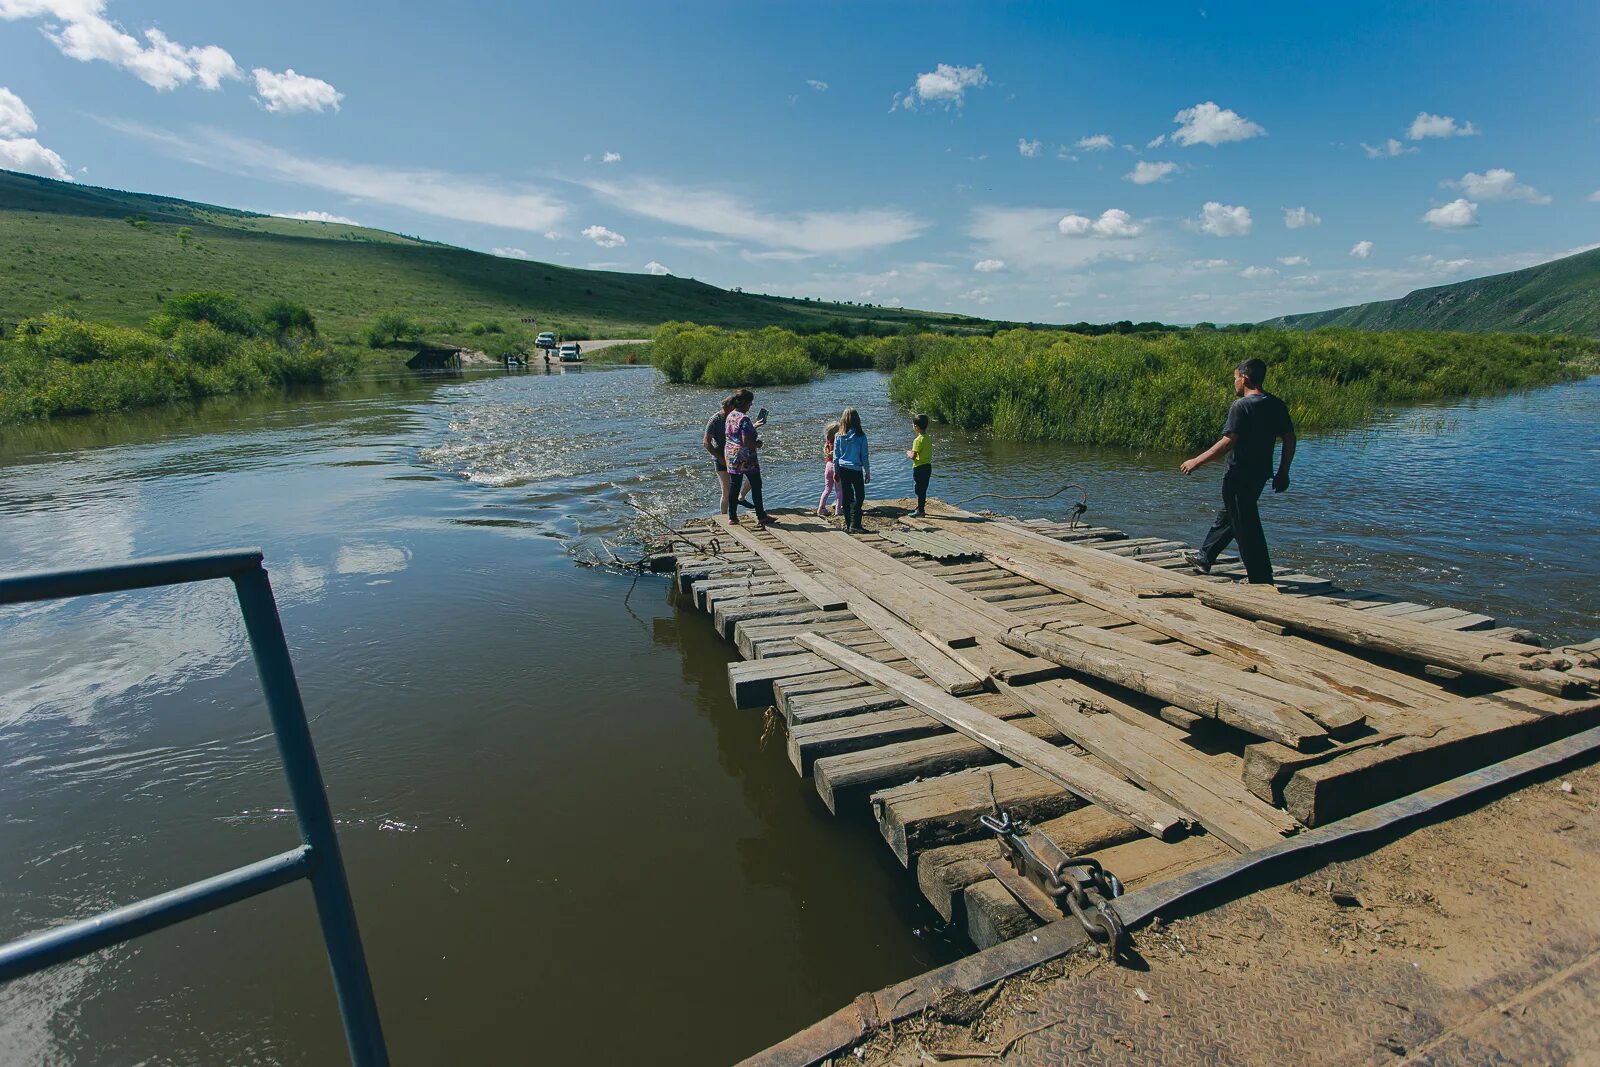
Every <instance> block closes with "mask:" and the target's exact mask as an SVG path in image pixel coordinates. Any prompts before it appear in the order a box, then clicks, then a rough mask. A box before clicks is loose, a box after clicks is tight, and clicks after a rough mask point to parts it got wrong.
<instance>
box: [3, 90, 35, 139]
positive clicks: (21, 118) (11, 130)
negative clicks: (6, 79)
mask: <svg viewBox="0 0 1600 1067" xmlns="http://www.w3.org/2000/svg"><path fill="white" fill-rule="evenodd" d="M38 128H39V124H38V123H37V122H35V121H34V118H33V112H32V111H30V110H29V109H28V105H27V104H24V103H23V102H22V97H20V96H18V95H17V94H16V93H14V92H12V91H11V90H10V89H6V88H3V87H0V137H20V136H22V135H23V134H25V133H33V132H34V131H35V130H37V129H38Z"/></svg>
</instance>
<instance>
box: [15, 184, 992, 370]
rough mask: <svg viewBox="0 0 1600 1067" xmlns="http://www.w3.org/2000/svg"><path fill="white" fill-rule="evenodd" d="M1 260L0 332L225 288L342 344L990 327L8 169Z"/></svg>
mask: <svg viewBox="0 0 1600 1067" xmlns="http://www.w3.org/2000/svg"><path fill="white" fill-rule="evenodd" d="M185 230H187V231H188V232H187V233H184V232H183V231H185ZM0 248H3V249H5V254H4V257H3V259H0V322H18V321H20V320H22V319H24V318H28V317H31V316H35V315H39V314H43V313H45V312H48V311H53V310H59V309H63V308H71V309H72V310H73V311H75V312H76V313H77V314H79V315H82V316H83V317H84V318H87V319H93V320H97V321H103V322H112V323H122V324H127V325H136V324H142V323H144V322H145V321H146V320H147V319H148V318H149V317H150V316H151V315H152V314H154V313H155V312H156V311H157V310H158V309H159V308H160V305H161V301H162V300H163V299H165V298H166V297H168V296H170V295H172V294H174V293H181V292H186V291H191V290H198V289H221V290H226V291H229V292H233V293H235V294H237V295H239V296H240V297H242V298H244V299H245V300H246V301H247V302H250V303H261V302H264V301H265V300H267V299H269V298H272V297H284V298H287V299H289V300H293V301H297V302H299V303H302V304H304V305H306V306H307V307H309V308H310V309H311V311H312V312H313V314H315V316H316V318H317V322H318V323H319V325H320V326H321V328H322V332H323V333H324V335H326V336H328V337H330V338H332V339H334V340H336V341H346V342H348V341H354V340H355V339H356V338H358V337H359V336H360V334H361V332H362V329H363V328H364V327H365V326H366V324H367V323H369V322H370V321H371V320H372V319H373V318H374V317H375V316H376V315H378V314H379V313H380V312H384V311H389V310H400V311H403V312H405V313H406V314H408V315H410V316H412V317H414V318H416V319H419V320H422V321H424V322H430V323H435V324H459V327H460V328H464V327H465V325H466V324H470V323H473V322H481V321H500V322H506V323H511V322H516V321H517V320H518V319H521V318H524V317H536V318H538V319H539V320H540V323H541V325H544V324H551V325H554V326H557V327H559V328H564V329H567V330H569V331H578V330H584V331H588V332H589V333H590V335H591V336H596V337H604V336H608V335H609V336H614V337H629V336H642V335H643V334H644V332H645V331H648V330H649V329H651V328H653V327H655V326H657V325H659V324H660V323H662V322H666V321H669V320H673V319H688V320H693V321H695V322H700V323H710V324H716V325H721V326H729V327H752V326H765V325H769V324H782V325H791V326H797V327H802V328H804V327H808V326H813V327H814V326H821V325H825V324H830V323H834V324H837V323H840V322H843V321H853V322H860V321H863V320H868V321H875V322H886V323H907V322H909V323H916V324H918V325H923V326H941V325H942V326H980V325H987V324H986V323H985V322H984V320H980V319H971V318H967V317H965V316H961V315H946V314H938V313H931V312H921V311H913V310H909V309H901V308H883V307H866V306H858V305H854V304H834V303H822V302H818V301H808V300H797V299H787V298H781V297H766V296H758V295H755V294H749V293H737V292H729V291H728V290H725V289H719V288H717V287H716V286H713V285H707V284H705V283H703V282H697V281H694V280H692V279H689V278H676V277H673V276H671V275H662V276H654V275H645V274H620V273H613V272H609V271H592V270H576V269H573V268H570V267H560V266H556V265H554V264H549V263H537V262H531V261H527V260H518V259H505V258H501V257H499V256H490V255H485V254H483V253H481V252H473V251H469V250H468V249H464V248H456V247H453V246H450V245H444V244H438V243H435V242H431V241H423V240H420V239H418V238H413V237H405V236H402V235H400V234H394V233H388V232H385V231H383V230H373V229H368V228H366V227H363V226H348V225H341V224H338V223H327V222H305V221H300V220H297V219H283V218H277V217H275V216H271V215H259V214H255V213H253V212H248V211H238V210H234V209H232V208H224V207H215V206H212V205H209V204H196V203H191V202H189V201H187V200H177V199H173V198H171V197H163V196H151V195H147V194H143V193H127V192H119V191H116V190H112V189H97V188H94V187H91V186H85V185H79V184H77V183H74V182H60V181H53V180H51V179H49V178H37V177H33V176H31V175H25V174H15V173H12V172H10V171H0ZM433 332H436V333H447V334H448V333H455V332H457V330H452V329H450V328H449V327H448V325H446V326H444V327H443V328H442V329H436V330H434V331H433Z"/></svg>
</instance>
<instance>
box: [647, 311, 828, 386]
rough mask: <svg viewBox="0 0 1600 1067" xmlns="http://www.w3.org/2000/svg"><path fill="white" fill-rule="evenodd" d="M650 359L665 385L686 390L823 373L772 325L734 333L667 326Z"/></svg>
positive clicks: (797, 341)
mask: <svg viewBox="0 0 1600 1067" xmlns="http://www.w3.org/2000/svg"><path fill="white" fill-rule="evenodd" d="M650 358H651V360H652V362H654V363H655V365H656V367H658V368H659V369H660V370H661V372H662V373H663V374H665V375H666V376H667V380H668V381H673V382H685V383H688V384H691V385H715V386H723V387H729V388H731V387H733V386H739V385H793V384H795V383H797V382H806V381H810V380H811V379H813V378H817V377H821V375H822V374H823V367H822V365H821V364H819V363H816V362H813V361H812V359H811V357H810V356H809V355H808V354H807V350H806V347H805V344H804V343H803V342H802V339H801V338H799V337H797V336H796V335H795V334H792V333H790V332H789V331H788V330H782V329H779V328H777V327H776V326H769V327H767V328H766V329H764V330H753V331H744V332H736V331H731V330H724V329H720V328H719V327H716V326H696V325H695V324H694V323H691V322H669V323H667V324H665V325H663V326H662V327H661V328H660V329H658V330H657V331H656V337H655V342H654V343H653V344H652V345H651V346H650Z"/></svg>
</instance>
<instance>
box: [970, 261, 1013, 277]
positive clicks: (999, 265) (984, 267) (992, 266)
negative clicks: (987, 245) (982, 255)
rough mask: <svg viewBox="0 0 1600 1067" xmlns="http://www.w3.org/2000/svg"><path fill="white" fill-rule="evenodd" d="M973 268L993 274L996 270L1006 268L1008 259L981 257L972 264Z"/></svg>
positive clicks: (981, 272)
mask: <svg viewBox="0 0 1600 1067" xmlns="http://www.w3.org/2000/svg"><path fill="white" fill-rule="evenodd" d="M972 269H973V270H975V271H977V272H978V273H979V274H993V273H995V272H996V271H1001V270H1005V269H1006V261H1005V260H1003V259H980V260H978V262H976V263H974V264H973V265H972Z"/></svg>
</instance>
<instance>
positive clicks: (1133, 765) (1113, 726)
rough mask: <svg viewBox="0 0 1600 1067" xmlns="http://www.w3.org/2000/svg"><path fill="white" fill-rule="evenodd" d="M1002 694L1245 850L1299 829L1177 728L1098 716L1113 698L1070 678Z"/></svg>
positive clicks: (1003, 687) (1007, 688)
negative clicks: (1174, 736) (1177, 735)
mask: <svg viewBox="0 0 1600 1067" xmlns="http://www.w3.org/2000/svg"><path fill="white" fill-rule="evenodd" d="M1000 692H1001V693H1002V694H1004V695H1005V696H1008V697H1010V698H1011V699H1012V700H1015V701H1016V702H1017V703H1019V704H1021V705H1022V706H1023V707H1025V708H1027V709H1028V710H1029V711H1031V712H1033V713H1034V714H1035V715H1037V716H1038V717H1039V718H1041V719H1043V720H1045V721H1046V722H1048V723H1050V724H1051V725H1052V726H1054V727H1055V728H1056V729H1058V730H1060V731H1061V732H1062V733H1063V734H1065V735H1067V737H1069V738H1071V739H1072V740H1073V741H1074V742H1075V743H1076V744H1077V745H1078V746H1079V747H1080V748H1083V749H1084V750H1085V751H1087V752H1089V753H1090V754H1091V755H1093V756H1095V757H1097V758H1099V759H1100V760H1101V761H1102V762H1104V763H1105V764H1107V765H1108V766H1110V767H1111V768H1113V769H1114V770H1116V771H1117V772H1118V773H1120V774H1123V775H1126V776H1127V777H1129V778H1131V779H1133V780H1134V781H1135V782H1138V783H1139V784H1140V785H1141V786H1143V787H1144V788H1145V789H1146V790H1148V791H1149V792H1150V793H1152V794H1154V795H1155V796H1158V797H1161V798H1163V799H1165V800H1167V801H1169V802H1171V803H1172V804H1174V805H1175V806H1177V807H1178V808H1180V809H1182V810H1183V811H1185V812H1187V813H1189V814H1190V815H1191V817H1193V818H1194V819H1195V820H1197V821H1198V822H1199V823H1200V824H1201V825H1202V826H1204V827H1205V828H1206V829H1207V830H1208V831H1210V832H1211V833H1212V834H1214V835H1216V836H1217V837H1218V838H1220V839H1221V840H1223V841H1225V842H1227V844H1228V845H1230V846H1232V847H1233V848H1235V849H1238V850H1239V851H1240V852H1249V851H1251V850H1253V849H1257V848H1264V847H1266V846H1268V845H1273V844H1276V843H1277V842H1278V841H1279V840H1281V839H1282V835H1284V834H1286V833H1293V832H1294V831H1295V830H1296V829H1298V827H1297V826H1296V825H1295V822H1294V820H1293V819H1291V818H1289V817H1288V816H1287V815H1285V814H1284V813H1283V812H1281V811H1278V810H1277V809H1276V808H1273V807H1272V806H1271V805H1268V804H1263V803H1262V802H1261V801H1260V800H1259V799H1257V798H1256V797H1254V796H1252V795H1251V794H1250V792H1249V791H1248V790H1246V789H1245V788H1244V786H1243V784H1242V783H1241V782H1240V781H1239V780H1238V778H1237V777H1236V776H1234V775H1229V774H1224V773H1221V772H1219V771H1218V770H1217V768H1215V767H1213V766H1211V765H1209V764H1207V763H1206V762H1204V761H1203V760H1202V758H1201V757H1200V756H1199V755H1198V753H1196V752H1195V751H1194V750H1193V749H1192V748H1190V747H1189V746H1187V745H1185V744H1183V743H1181V742H1174V741H1171V740H1169V739H1168V737H1167V735H1169V734H1171V733H1172V732H1173V731H1172V729H1171V727H1168V726H1166V725H1165V724H1162V723H1160V722H1159V721H1153V720H1151V719H1150V717H1149V716H1143V718H1144V719H1145V721H1146V722H1147V723H1149V729H1140V728H1139V727H1137V726H1134V725H1133V724H1132V723H1130V722H1126V721H1124V720H1122V719H1120V718H1118V717H1117V716H1115V715H1107V714H1095V713H1094V712H1093V711H1092V710H1090V709H1093V708H1095V707H1096V706H1097V705H1101V704H1104V703H1107V702H1110V701H1111V700H1112V698H1109V697H1106V696H1104V695H1103V694H1100V693H1097V692H1096V691H1094V690H1092V689H1089V688H1088V687H1087V686H1084V685H1082V684H1081V683H1078V682H1073V681H1068V680H1064V679H1063V680H1057V681H1051V682H1042V683H1040V684H1039V685H1034V686H1021V687H1012V686H1006V685H1001V687H1000Z"/></svg>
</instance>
